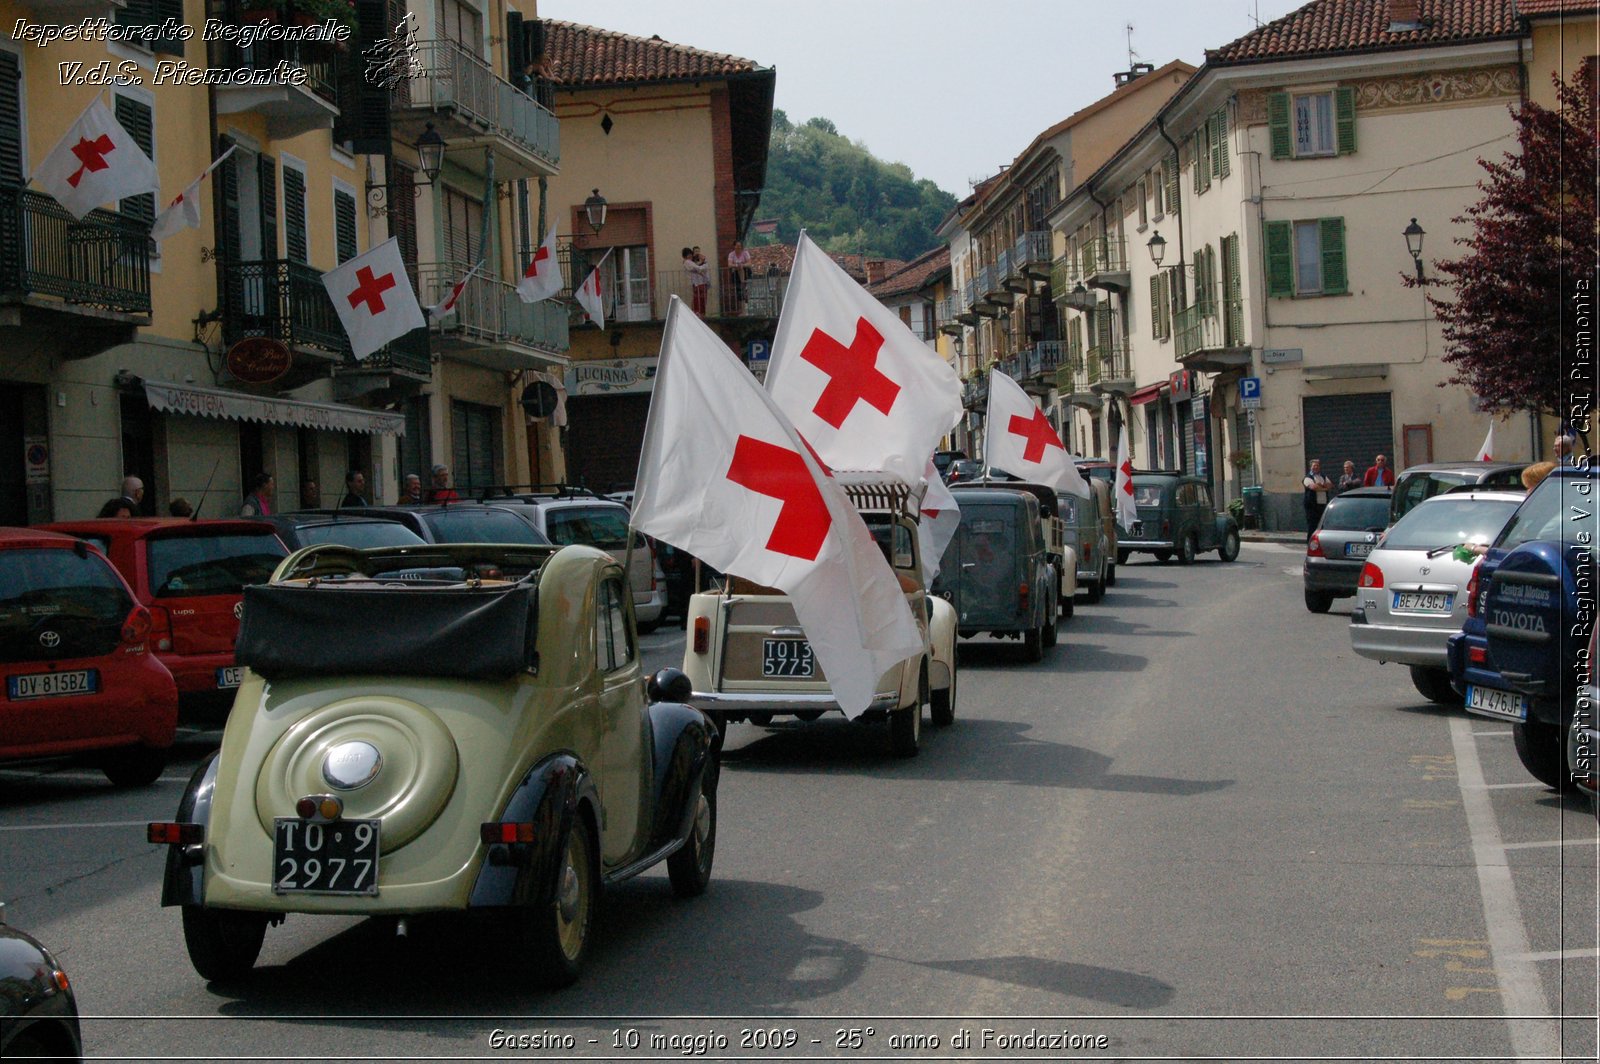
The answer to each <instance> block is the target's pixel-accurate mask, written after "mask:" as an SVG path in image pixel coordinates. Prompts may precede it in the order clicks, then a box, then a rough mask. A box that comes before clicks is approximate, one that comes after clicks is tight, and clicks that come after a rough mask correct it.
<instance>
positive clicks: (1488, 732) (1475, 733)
mask: <svg viewBox="0 0 1600 1064" xmlns="http://www.w3.org/2000/svg"><path fill="white" fill-rule="evenodd" d="M1472 734H1473V735H1510V734H1511V729H1510V728H1507V729H1506V730H1505V731H1475V732H1473V733H1472Z"/></svg>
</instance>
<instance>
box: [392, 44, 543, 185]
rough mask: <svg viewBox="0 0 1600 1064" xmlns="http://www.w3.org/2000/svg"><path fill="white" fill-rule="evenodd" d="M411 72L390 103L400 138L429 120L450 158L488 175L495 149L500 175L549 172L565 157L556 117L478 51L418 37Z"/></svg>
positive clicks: (509, 177)
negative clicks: (489, 157) (490, 155)
mask: <svg viewBox="0 0 1600 1064" xmlns="http://www.w3.org/2000/svg"><path fill="white" fill-rule="evenodd" d="M414 60H415V63H414V66H413V68H412V71H411V73H412V76H411V77H410V78H407V79H402V80H399V81H398V82H397V83H396V84H395V86H394V89H393V95H392V98H391V100H390V117H391V122H392V124H393V127H394V131H395V134H396V136H398V137H400V138H401V139H403V140H413V141H414V140H415V139H416V138H417V137H419V136H421V135H422V133H423V132H424V131H425V130H426V128H427V124H428V123H430V122H431V123H432V124H433V125H434V126H435V128H436V131H437V132H438V134H439V135H440V136H441V137H443V138H444V139H445V142H446V144H447V148H446V153H447V155H448V157H449V158H450V159H451V160H453V161H455V162H458V163H460V164H461V165H463V166H465V167H466V168H468V169H470V170H473V171H475V172H477V173H484V172H485V171H486V169H487V165H488V164H487V160H486V153H487V150H488V149H491V148H492V149H494V152H495V178H496V179H497V180H500V181H509V180H514V179H517V178H536V177H547V176H550V175H553V174H554V173H555V172H556V169H557V164H558V163H559V162H560V159H561V130H560V123H559V122H557V120H556V116H555V115H554V114H552V113H551V112H550V111H549V110H548V109H546V108H545V107H543V106H541V105H540V104H539V103H538V102H537V101H536V100H535V99H534V98H533V97H532V96H530V95H528V94H527V93H526V92H524V91H522V90H521V89H519V88H517V87H516V86H515V85H513V84H511V83H510V82H509V81H506V80H505V79H504V78H502V77H500V76H499V75H498V74H496V73H495V72H494V70H493V68H491V67H490V66H489V64H488V63H486V62H485V61H484V60H483V59H482V58H481V57H480V56H478V55H476V54H475V53H473V52H471V51H469V50H467V49H466V48H463V47H462V46H461V45H460V44H457V43H456V42H455V41H449V40H437V41H419V42H418V43H417V48H416V52H415V53H414Z"/></svg>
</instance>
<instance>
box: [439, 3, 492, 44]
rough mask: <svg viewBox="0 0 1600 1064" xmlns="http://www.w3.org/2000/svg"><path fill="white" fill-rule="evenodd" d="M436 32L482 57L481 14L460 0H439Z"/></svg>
mask: <svg viewBox="0 0 1600 1064" xmlns="http://www.w3.org/2000/svg"><path fill="white" fill-rule="evenodd" d="M438 34H439V36H440V37H443V38H444V39H445V40H447V41H455V42H456V43H457V44H459V45H460V46H461V47H462V48H464V49H466V50H467V51H469V52H471V53H472V54H473V55H475V56H478V57H480V58H482V56H483V16H482V15H481V14H479V13H478V11H477V9H475V8H472V7H469V6H468V5H467V4H464V3H462V2H461V0H439V23H438Z"/></svg>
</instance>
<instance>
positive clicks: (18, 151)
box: [0, 48, 27, 185]
mask: <svg viewBox="0 0 1600 1064" xmlns="http://www.w3.org/2000/svg"><path fill="white" fill-rule="evenodd" d="M22 146H23V138H22V57H21V56H20V55H18V54H17V53H16V52H12V51H8V50H6V49H4V48H0V185H21V184H22V183H23V178H24V175H25V174H26V173H27V170H26V168H25V167H24V165H23V158H22Z"/></svg>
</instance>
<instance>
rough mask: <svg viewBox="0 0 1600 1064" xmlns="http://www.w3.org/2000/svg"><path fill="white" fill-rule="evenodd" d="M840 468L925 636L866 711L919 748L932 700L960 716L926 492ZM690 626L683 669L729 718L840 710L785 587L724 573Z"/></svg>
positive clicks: (905, 751)
mask: <svg viewBox="0 0 1600 1064" xmlns="http://www.w3.org/2000/svg"><path fill="white" fill-rule="evenodd" d="M837 477H838V479H839V482H840V484H841V486H843V487H844V489H845V492H846V493H847V494H848V495H849V497H850V501H851V502H852V503H854V504H855V506H856V508H857V509H858V510H859V511H860V512H861V516H862V517H863V518H864V519H865V520H866V523H867V527H868V528H869V529H870V530H871V531H872V534H873V536H874V537H875V538H876V539H877V541H878V545H879V546H880V547H881V548H882V549H883V552H884V556H885V557H886V558H888V559H889V564H890V566H891V567H893V569H894V573H895V576H896V577H898V578H899V580H900V586H901V588H903V589H904V590H905V593H906V603H907V604H908V605H909V606H910V607H911V615H912V616H913V617H915V618H916V621H917V627H918V628H919V629H920V630H921V632H922V635H923V651H922V653H921V654H918V655H915V656H914V657H910V658H907V659H906V660H905V661H903V662H901V663H900V664H899V665H897V666H895V667H894V668H892V669H890V670H889V671H888V672H886V673H884V674H883V676H882V677H881V678H880V679H879V680H878V686H877V696H876V697H875V698H874V699H873V702H872V706H871V707H870V708H869V709H868V710H867V713H866V714H865V717H866V719H869V720H884V719H885V718H887V721H888V725H889V745H890V749H891V750H892V751H893V752H894V753H895V755H896V756H899V757H914V756H916V753H917V750H918V749H919V747H920V746H921V743H922V707H923V706H924V705H928V706H929V707H930V709H931V714H932V717H933V722H934V723H935V724H937V725H941V726H943V725H947V724H950V723H951V722H952V721H954V720H955V715H956V654H955V649H956V633H955V611H954V610H952V609H951V608H950V604H949V603H947V602H944V601H943V600H941V599H937V598H934V597H933V596H931V595H929V594H928V592H927V589H926V588H924V587H923V585H922V558H921V554H920V545H919V540H918V537H917V524H916V515H917V514H918V512H919V509H920V506H921V491H920V490H919V491H916V492H913V491H912V490H911V489H909V488H908V487H907V486H906V485H905V483H904V482H902V481H899V480H892V479H884V478H883V477H882V476H881V475H875V476H873V477H872V478H870V479H869V478H866V477H863V476H862V475H861V474H852V473H839V474H837ZM688 628H689V638H688V641H687V643H686V645H685V647H684V654H683V671H684V673H685V674H687V675H688V677H689V680H690V682H691V685H692V687H693V693H692V694H691V695H690V696H689V701H691V702H693V703H694V704H695V705H696V706H699V707H700V708H701V709H703V710H705V712H706V713H707V714H709V715H710V716H711V717H712V719H714V720H716V721H717V722H718V724H720V725H721V726H722V727H724V728H726V727H727V725H728V724H729V723H731V722H733V721H741V720H747V721H751V722H752V723H755V724H768V723H771V721H772V719H773V718H774V717H776V716H787V715H793V716H796V717H799V718H800V719H801V720H816V719H817V718H818V717H820V716H822V714H824V713H829V712H834V713H837V712H841V710H840V708H839V703H838V702H837V701H835V699H834V697H833V692H832V691H830V690H829V688H828V680H827V677H826V676H825V675H824V674H823V671H822V666H821V665H820V664H818V662H817V661H816V658H815V657H814V656H813V654H812V650H811V644H810V643H809V642H808V641H807V640H806V637H805V630H804V629H803V628H801V627H800V624H799V621H798V620H797V619H796V618H795V613H794V606H793V604H792V603H791V602H790V601H789V599H788V597H787V596H785V595H783V594H782V593H781V592H778V591H776V590H774V589H773V588H767V587H760V586H757V585H755V584H752V583H750V582H749V581H745V580H739V579H723V580H721V581H720V582H719V583H718V585H717V586H716V587H715V588H714V589H713V590H710V591H705V592H701V593H700V594H697V595H695V596H694V597H693V598H691V599H690V600H689V624H688Z"/></svg>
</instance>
